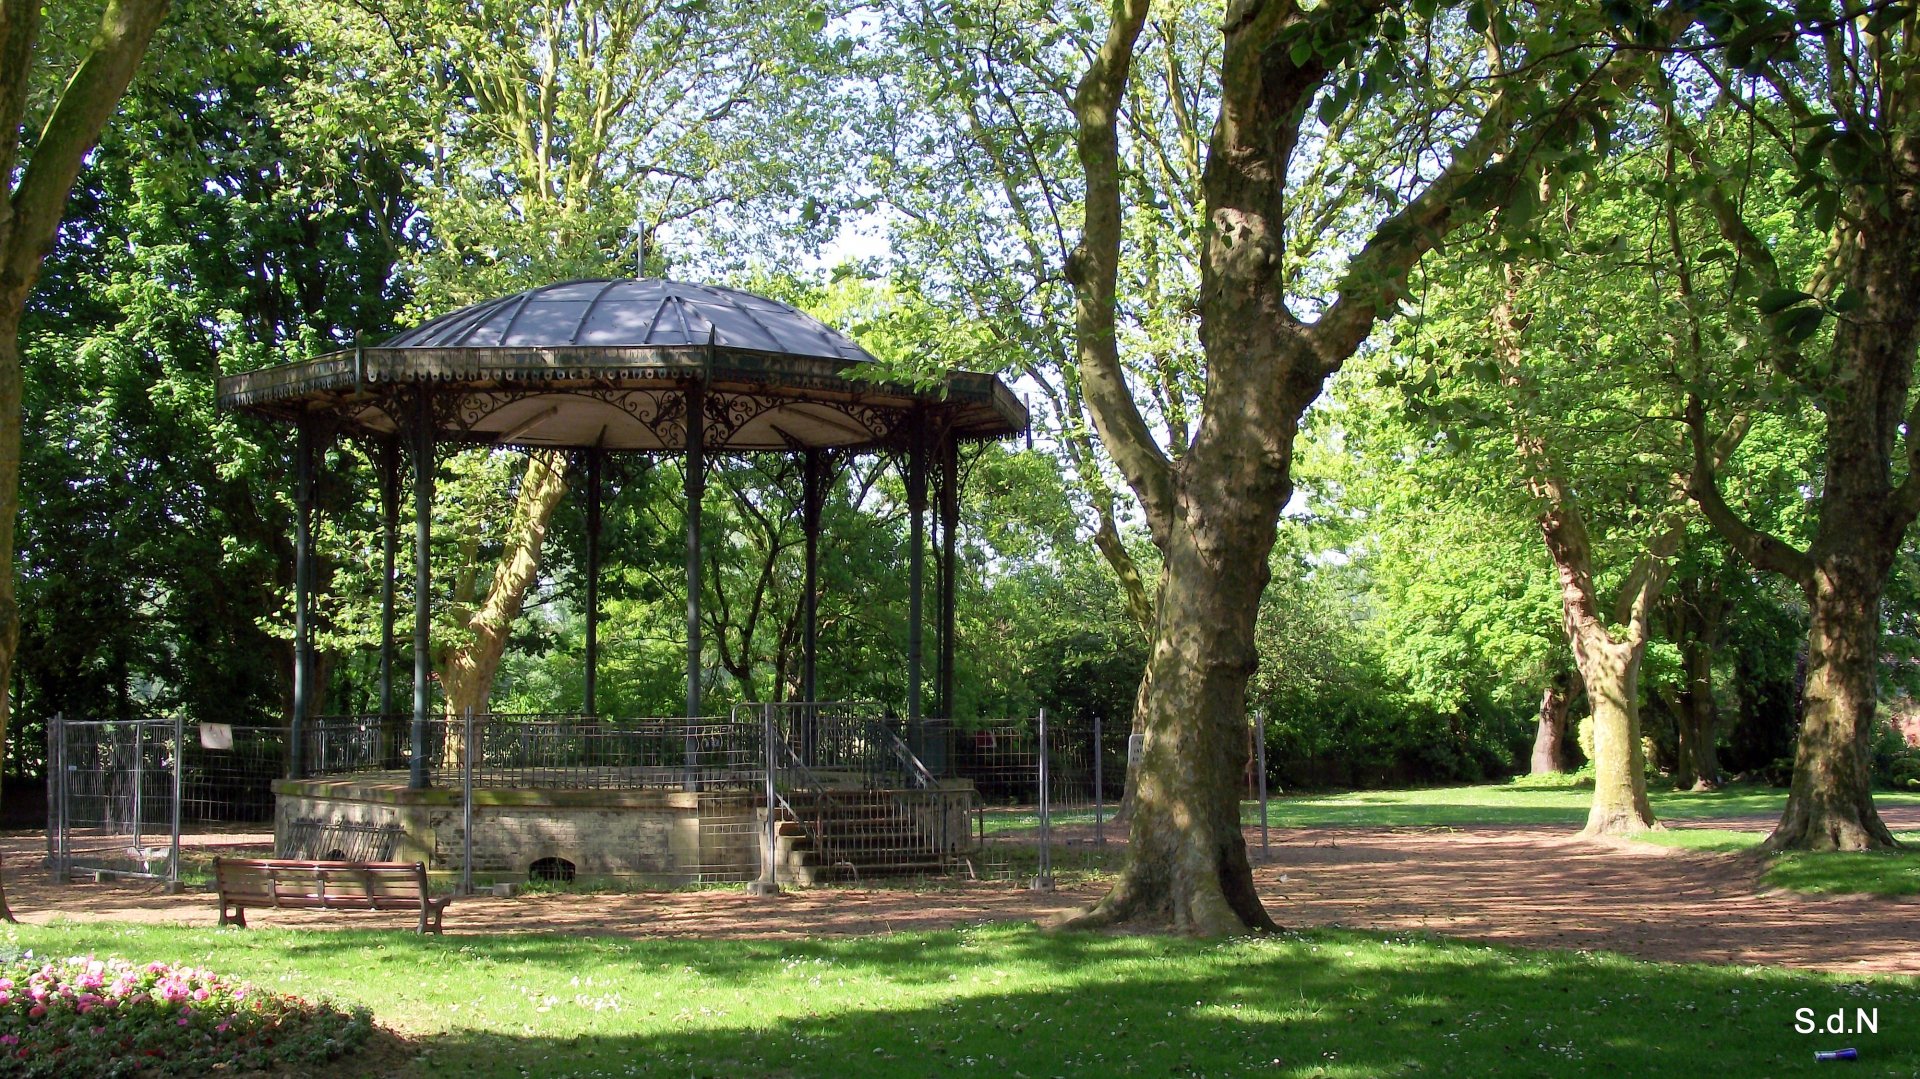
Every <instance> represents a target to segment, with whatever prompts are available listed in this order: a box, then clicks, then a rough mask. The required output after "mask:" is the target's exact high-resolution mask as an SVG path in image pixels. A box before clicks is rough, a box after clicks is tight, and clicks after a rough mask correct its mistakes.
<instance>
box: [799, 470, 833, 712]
mask: <svg viewBox="0 0 1920 1079" xmlns="http://www.w3.org/2000/svg"><path fill="white" fill-rule="evenodd" d="M804 465H805V469H806V471H805V472H804V473H803V479H802V480H801V487H802V489H803V490H802V494H801V504H800V530H801V532H802V533H804V534H805V535H806V539H807V584H806V591H805V593H803V595H802V596H801V610H802V614H801V636H800V699H801V700H803V701H806V702H808V703H812V702H814V701H817V700H819V699H820V696H819V691H820V685H819V682H818V681H816V675H815V671H816V670H817V668H816V667H815V663H816V662H817V661H818V659H819V654H820V653H819V648H820V510H821V504H822V503H824V502H825V501H826V495H827V477H826V471H827V469H826V461H825V459H824V454H823V453H822V452H821V451H820V450H817V449H809V450H808V451H807V453H806V457H805V459H804Z"/></svg>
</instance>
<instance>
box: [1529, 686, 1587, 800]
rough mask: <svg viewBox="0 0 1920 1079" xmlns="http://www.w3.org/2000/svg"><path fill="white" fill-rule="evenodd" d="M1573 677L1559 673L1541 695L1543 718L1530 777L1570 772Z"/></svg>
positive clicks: (1537, 726) (1536, 730) (1536, 735)
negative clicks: (1568, 743) (1569, 727)
mask: <svg viewBox="0 0 1920 1079" xmlns="http://www.w3.org/2000/svg"><path fill="white" fill-rule="evenodd" d="M1575 696H1576V694H1575V693H1574V691H1573V676H1572V675H1571V674H1570V673H1569V672H1566V671H1559V672H1556V673H1555V674H1554V675H1553V677H1551V678H1549V679H1547V688H1546V689H1545V690H1543V691H1542V692H1541V694H1540V716H1539V720H1538V722H1537V723H1536V724H1535V726H1534V731H1533V759H1532V762H1531V764H1530V766H1529V768H1528V774H1530V775H1536V776H1545V775H1555V774H1558V773H1560V772H1564V771H1566V770H1567V753H1566V741H1567V716H1568V715H1569V714H1570V713H1571V712H1572V711H1573V700H1574V697H1575Z"/></svg>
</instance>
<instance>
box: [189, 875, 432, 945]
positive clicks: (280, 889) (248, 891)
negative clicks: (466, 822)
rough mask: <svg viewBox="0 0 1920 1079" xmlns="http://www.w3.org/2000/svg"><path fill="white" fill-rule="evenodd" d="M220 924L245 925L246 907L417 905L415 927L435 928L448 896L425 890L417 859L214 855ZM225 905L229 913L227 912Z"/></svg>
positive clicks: (383, 907) (425, 930) (384, 907)
mask: <svg viewBox="0 0 1920 1079" xmlns="http://www.w3.org/2000/svg"><path fill="white" fill-rule="evenodd" d="M213 883H214V889H215V890H216V891H218V892H219V893H220V924H221V925H223V926H224V925H237V926H239V927H241V928H242V929H245V928H246V926H247V908H248V907H279V908H281V909H283V910H285V909H296V910H417V911H419V912H420V932H422V933H438V932H440V931H441V929H440V919H441V917H442V915H444V914H445V913H446V910H447V904H448V903H451V902H453V897H452V896H450V895H443V896H441V897H439V898H438V899H435V898H434V897H432V896H430V895H428V894H427V867H426V865H425V864H424V863H421V862H313V861H301V860H298V859H293V858H215V859H214V860H213ZM229 909H231V913H229Z"/></svg>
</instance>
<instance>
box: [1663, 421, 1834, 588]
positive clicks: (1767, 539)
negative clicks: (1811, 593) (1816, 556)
mask: <svg viewBox="0 0 1920 1079" xmlns="http://www.w3.org/2000/svg"><path fill="white" fill-rule="evenodd" d="M1687 432H1688V435H1689V437H1690V438H1691V440H1692V442H1693V475H1692V476H1691V477H1690V478H1689V481H1688V484H1687V493H1688V494H1690V495H1691V496H1692V497H1693V501H1694V502H1695V503H1696V504H1697V505H1698V506H1699V507H1700V512H1701V513H1703V514H1705V515H1706V518H1707V523H1708V524H1711V525H1712V526H1713V530H1714V531H1716V532H1718V533H1720V536H1721V538H1722V539H1724V540H1726V541H1727V544H1728V546H1731V547H1732V548H1733V549H1734V550H1736V551H1738V552H1740V556H1741V557H1742V558H1745V559H1746V560H1747V561H1748V562H1749V563H1750V564H1752V566H1753V567H1754V568H1755V569H1761V570H1767V571H1769V572H1772V573H1778V574H1780V575H1781V576H1783V577H1785V578H1787V579H1788V580H1791V581H1793V582H1794V583H1796V584H1799V585H1801V586H1803V587H1804V586H1806V585H1808V584H1811V583H1812V581H1813V560H1812V559H1811V558H1808V557H1807V555H1806V553H1805V552H1804V551H1801V550H1799V549H1797V548H1795V547H1794V546H1793V545H1792V544H1790V543H1788V542H1787V541H1786V540H1783V539H1781V538H1779V537H1778V536H1774V535H1771V534H1769V533H1766V532H1762V531H1761V530H1759V529H1757V528H1755V527H1753V526H1752V525H1750V524H1748V523H1747V522H1746V521H1745V520H1744V519H1743V518H1741V516H1740V515H1739V514H1737V513H1735V512H1734V511H1733V507H1731V506H1729V505H1727V500H1726V498H1725V497H1724V496H1723V495H1722V494H1721V493H1720V483H1719V480H1718V479H1717V478H1716V476H1715V468H1714V461H1713V459H1712V457H1711V451H1710V450H1709V449H1708V446H1707V433H1706V406H1704V405H1703V404H1701V403H1700V398H1699V397H1697V396H1694V395H1692V394H1689V395H1687Z"/></svg>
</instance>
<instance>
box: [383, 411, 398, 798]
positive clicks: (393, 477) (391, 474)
mask: <svg viewBox="0 0 1920 1079" xmlns="http://www.w3.org/2000/svg"><path fill="white" fill-rule="evenodd" d="M380 514H381V523H382V525H383V526H384V533H383V535H382V537H381V540H382V542H381V557H382V560H383V564H384V566H385V571H384V572H383V573H382V574H381V576H380V743H381V745H380V751H381V762H380V763H381V764H382V765H384V766H389V767H398V766H399V763H400V760H399V758H400V730H399V726H398V724H397V723H396V722H395V721H396V719H397V718H398V717H396V716H395V715H394V712H393V655H394V646H393V593H394V581H393V571H394V564H395V562H397V561H398V559H399V549H400V436H399V435H397V434H396V435H394V437H393V438H391V439H388V440H387V441H385V442H382V443H381V444H380Z"/></svg>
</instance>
